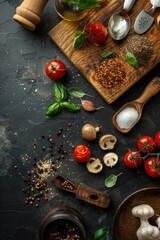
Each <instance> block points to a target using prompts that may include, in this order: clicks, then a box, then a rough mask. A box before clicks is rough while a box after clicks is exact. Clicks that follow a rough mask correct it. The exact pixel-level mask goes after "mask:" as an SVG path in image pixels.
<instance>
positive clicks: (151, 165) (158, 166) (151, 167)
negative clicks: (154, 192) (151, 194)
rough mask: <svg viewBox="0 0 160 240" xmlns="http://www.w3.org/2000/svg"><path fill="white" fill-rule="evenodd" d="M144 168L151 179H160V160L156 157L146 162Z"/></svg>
mask: <svg viewBox="0 0 160 240" xmlns="http://www.w3.org/2000/svg"><path fill="white" fill-rule="evenodd" d="M144 168H145V171H146V173H147V174H148V175H149V176H150V177H160V159H158V158H156V157H151V158H148V159H147V160H146V161H145V164H144Z"/></svg>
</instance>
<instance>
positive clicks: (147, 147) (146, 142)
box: [137, 136, 156, 153]
mask: <svg viewBox="0 0 160 240" xmlns="http://www.w3.org/2000/svg"><path fill="white" fill-rule="evenodd" d="M137 147H138V149H139V150H140V151H141V152H144V153H147V152H152V151H154V149H155V147H156V143H155V140H154V139H153V138H152V137H150V136H142V137H140V138H139V139H138V141H137Z"/></svg>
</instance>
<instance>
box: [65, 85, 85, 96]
mask: <svg viewBox="0 0 160 240" xmlns="http://www.w3.org/2000/svg"><path fill="white" fill-rule="evenodd" d="M68 93H69V94H70V95H71V96H73V97H76V98H82V97H84V96H85V95H87V94H86V93H84V92H83V91H82V90H81V89H79V88H76V87H70V88H68Z"/></svg>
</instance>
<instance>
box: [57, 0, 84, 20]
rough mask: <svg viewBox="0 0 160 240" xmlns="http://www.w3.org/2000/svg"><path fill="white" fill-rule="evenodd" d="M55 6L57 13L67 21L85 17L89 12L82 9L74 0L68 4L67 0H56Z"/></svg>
mask: <svg viewBox="0 0 160 240" xmlns="http://www.w3.org/2000/svg"><path fill="white" fill-rule="evenodd" d="M54 6H55V10H56V12H57V14H58V15H59V16H60V17H61V18H62V19H64V20H67V21H78V20H80V19H82V18H84V17H85V16H86V14H87V12H88V11H87V10H82V9H80V8H79V7H78V6H77V5H76V3H75V1H74V0H73V1H72V3H71V4H68V1H67V0H55V5H54Z"/></svg>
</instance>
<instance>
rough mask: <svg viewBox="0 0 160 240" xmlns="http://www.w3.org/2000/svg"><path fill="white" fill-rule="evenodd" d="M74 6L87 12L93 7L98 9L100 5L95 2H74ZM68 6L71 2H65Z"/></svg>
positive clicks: (86, 0) (84, 0)
mask: <svg viewBox="0 0 160 240" xmlns="http://www.w3.org/2000/svg"><path fill="white" fill-rule="evenodd" d="M74 2H75V4H76V5H77V6H78V7H79V8H80V9H83V10H88V9H91V8H93V7H100V3H99V2H98V1H97V0H75V1H74ZM67 3H68V5H69V6H70V5H71V4H72V3H73V1H72V0H67Z"/></svg>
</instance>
